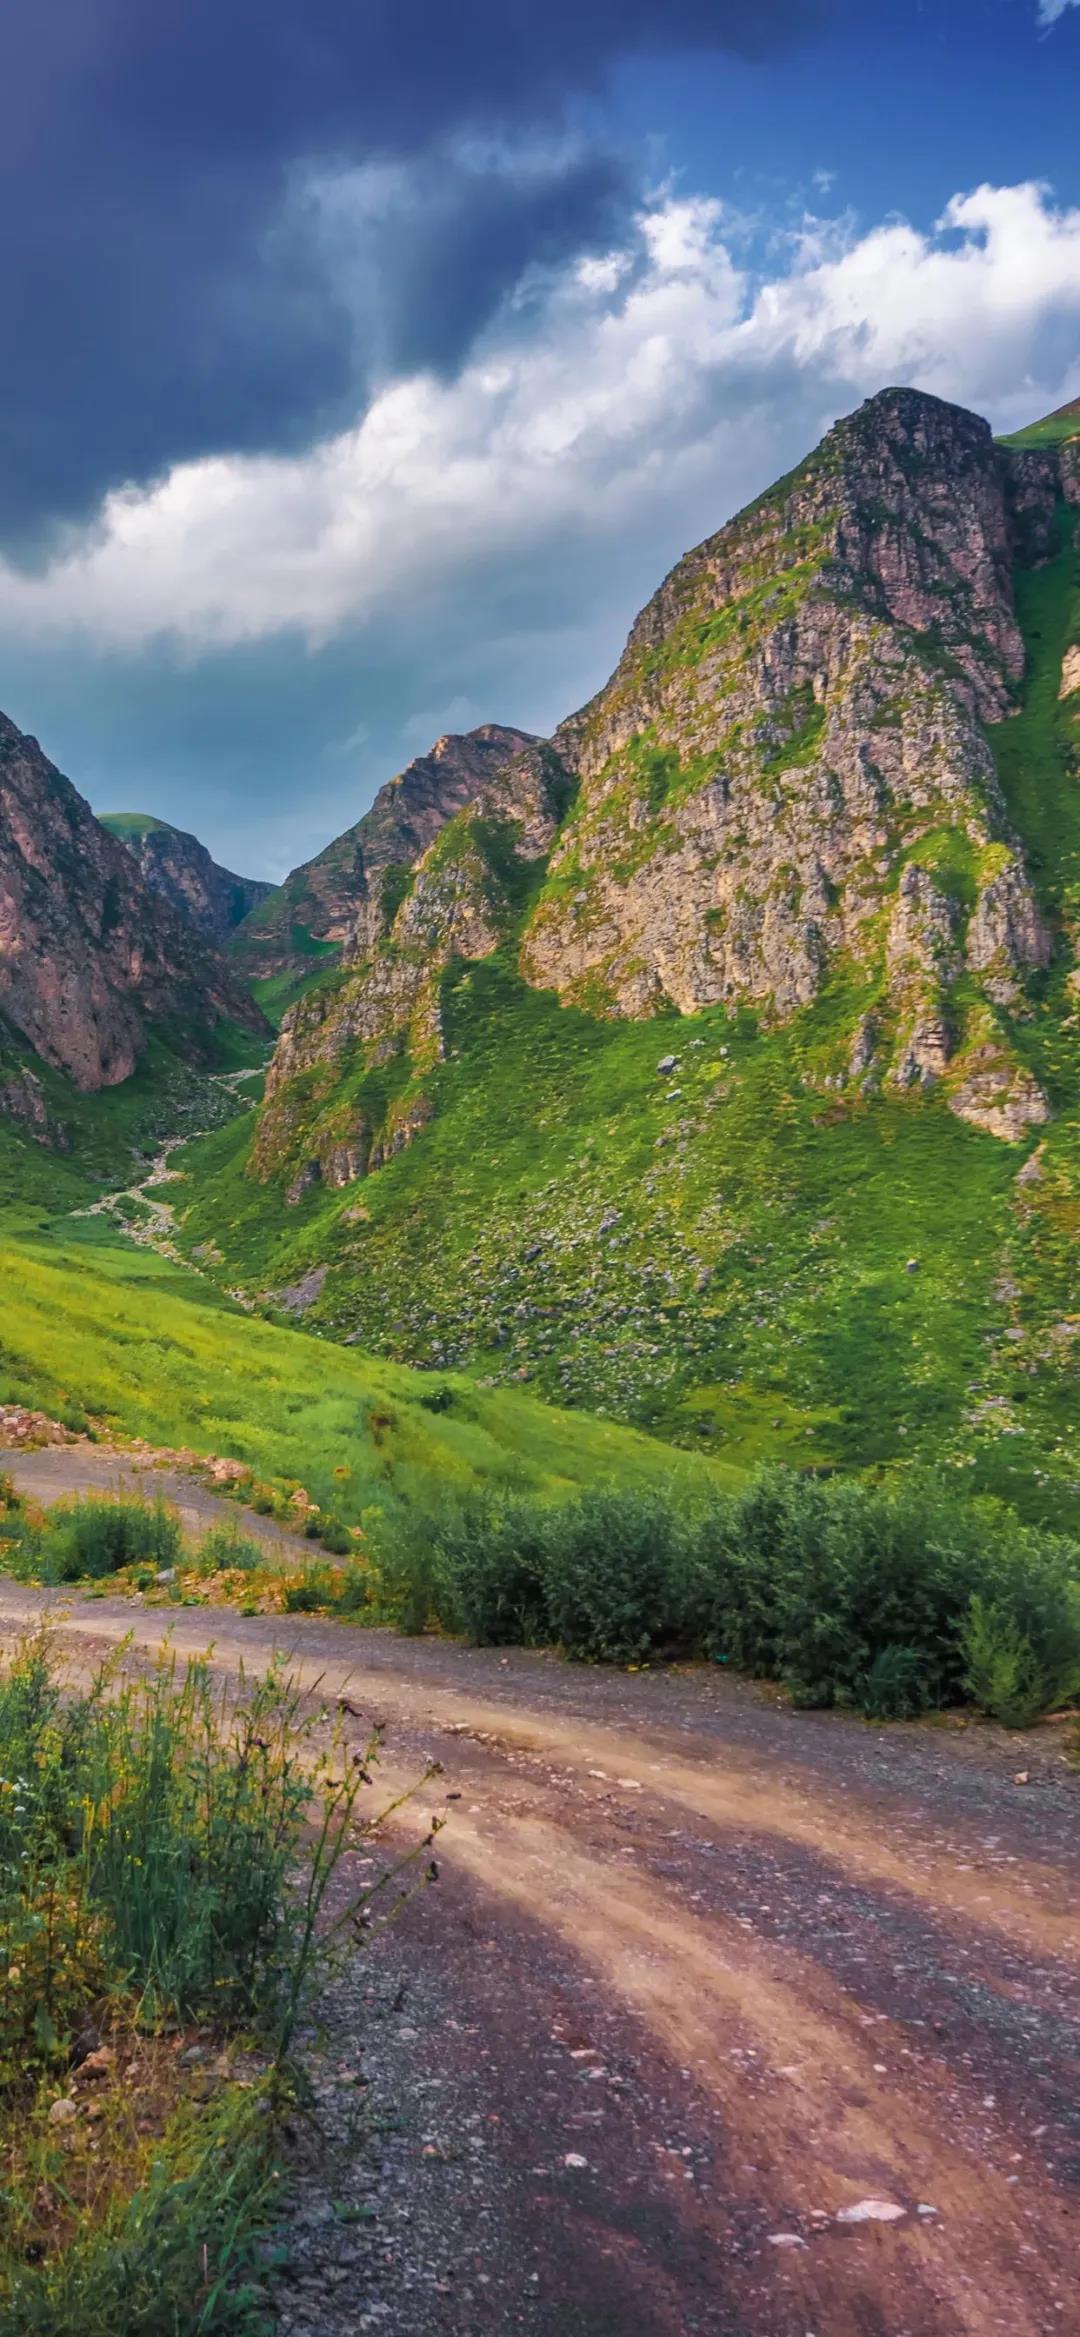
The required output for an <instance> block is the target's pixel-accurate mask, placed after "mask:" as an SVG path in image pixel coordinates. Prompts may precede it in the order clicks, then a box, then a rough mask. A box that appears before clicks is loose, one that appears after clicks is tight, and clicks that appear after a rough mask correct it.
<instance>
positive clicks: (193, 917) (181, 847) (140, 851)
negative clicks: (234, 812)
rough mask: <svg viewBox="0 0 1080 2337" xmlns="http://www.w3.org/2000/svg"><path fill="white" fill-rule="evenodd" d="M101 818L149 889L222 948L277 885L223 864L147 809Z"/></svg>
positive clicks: (184, 831)
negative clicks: (237, 873)
mask: <svg viewBox="0 0 1080 2337" xmlns="http://www.w3.org/2000/svg"><path fill="white" fill-rule="evenodd" d="M98 820H99V824H100V825H101V827H103V828H105V829H106V830H107V832H108V834H109V835H110V836H115V838H116V839H117V841H118V842H119V843H121V844H123V845H125V847H126V849H127V850H128V851H129V852H130V853H131V855H132V858H133V859H134V860H135V861H137V863H138V865H139V868H140V869H141V871H142V874H143V876H144V878H145V880H146V882H147V884H148V885H149V887H150V890H151V892H154V893H158V894H160V896H161V898H162V899H163V900H165V901H168V903H169V905H170V907H171V908H173V909H175V910H176V911H177V913H178V915H179V916H181V917H183V918H184V919H185V921H186V923H188V924H189V925H191V926H192V927H193V928H194V930H195V932H196V933H199V934H201V936H202V938H203V940H204V941H208V942H211V943H214V944H216V945H217V946H218V947H221V946H222V945H223V944H224V943H225V942H226V941H227V940H228V939H229V936H230V934H231V933H232V932H233V931H234V930H235V928H236V927H237V926H238V925H239V924H241V922H242V921H243V919H244V918H245V917H247V916H248V915H250V913H251V911H252V910H253V909H257V908H259V907H260V906H261V905H262V903H263V902H264V901H266V900H268V899H269V897H270V895H271V894H272V893H273V892H275V891H276V889H277V888H276V887H275V886H274V885H272V884H269V883H267V882H265V881H264V880H263V879H262V878H261V877H253V876H252V877H248V876H237V875H236V874H235V872H234V871H233V870H232V869H229V868H223V867H222V866H221V865H220V863H219V862H218V861H216V860H215V859H214V858H213V856H212V854H211V853H210V852H208V850H207V848H206V845H205V844H203V843H202V842H201V841H200V839H199V837H198V836H195V835H192V834H191V833H190V831H189V830H188V829H186V828H177V827H174V826H173V824H172V822H171V821H169V820H161V819H157V818H155V817H154V816H153V815H152V814H150V813H147V812H100V813H99V814H98Z"/></svg>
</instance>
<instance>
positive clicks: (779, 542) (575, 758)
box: [522, 391, 1062, 1125]
mask: <svg viewBox="0 0 1080 2337" xmlns="http://www.w3.org/2000/svg"><path fill="white" fill-rule="evenodd" d="M1060 472H1061V466H1060V460H1059V458H1058V456H1057V454H1056V452H1055V451H1054V450H1052V449H1048V450H1045V451H1039V452H1033V453H1019V452H1018V453H1017V454H1015V455H1011V454H1009V453H1006V452H1003V451H1002V450H1001V449H999V448H997V447H995V446H994V444H993V442H992V440H991V436H990V431H989V428H988V426H987V425H986V424H985V423H984V422H981V421H979V420H978V418H977V417H976V416H974V415H971V414H966V413H964V412H962V411H960V410H959V409H957V408H955V407H951V406H947V405H944V404H942V403H941V402H940V401H939V400H937V399H934V398H928V397H924V396H922V395H921V394H919V393H917V392H914V391H890V392H886V393H885V394H884V395H883V396H881V397H879V398H875V399H873V400H872V401H871V402H870V404H869V405H867V406H865V407H863V408H861V409H860V411H859V412H858V413H857V414H855V415H853V416H851V417H850V418H849V419H848V420H846V421H844V422H841V423H838V424H837V426H836V428H835V429H834V430H832V431H830V433H829V435H828V436H827V438H826V439H825V440H824V441H823V442H822V445H821V446H820V447H819V448H818V449H817V451H816V452H815V453H814V454H813V455H811V456H810V458H809V459H808V461H807V462H806V463H804V464H803V465H802V466H801V468H800V469H799V470H798V471H796V472H795V473H793V474H792V476H791V477H790V478H789V479H786V480H784V481H782V482H781V483H780V485H779V486H778V487H776V488H774V489H773V490H772V491H771V492H770V493H769V494H767V495H765V496H764V497H762V499H761V500H760V502H758V503H757V504H754V505H752V506H751V508H750V510H749V511H747V512H745V513H743V514H742V515H741V517H740V518H738V519H736V520H734V521H732V523H731V524H730V525H729V526H728V527H726V528H724V529H722V530H721V532H720V534H719V535H718V536H715V537H712V538H711V539H710V540H709V541H708V542H707V543H705V544H703V545H702V546H700V547H699V549H698V550H697V551H696V552H692V553H691V554H689V556H688V557H687V558H686V559H685V560H683V561H681V562H680V563H679V566H678V567H677V568H676V569H675V570H674V571H673V573H672V575H671V576H669V577H668V579H667V581H666V583H665V584H664V585H663V586H662V587H661V589H660V591H659V593H658V594H657V596H656V598H655V600H653V601H652V602H650V604H649V606H648V608H647V609H645V611H644V612H643V614H642V615H641V617H639V619H638V621H637V624H636V625H635V626H634V629H633V632H632V633H631V636H630V640H629V642H628V644H627V648H626V652H625V654H624V656H623V658H622V660H621V661H620V664H619V666H618V668H617V670H616V672H615V674H614V676H613V677H612V680H611V682H610V683H609V684H608V685H607V687H606V689H604V690H603V691H601V693H600V695H599V697H598V698H596V699H594V700H593V702H592V704H591V705H590V706H588V707H586V708H585V709H584V711H583V712H582V713H581V714H579V715H577V716H575V717H574V718H573V719H572V720H571V721H570V722H568V723H566V724H565V725H564V726H563V728H562V730H561V731H560V732H559V733H557V735H556V740H555V744H556V747H557V748H558V750H559V752H560V754H561V755H562V757H563V759H564V760H565V761H566V762H567V764H568V765H569V766H570V767H571V768H572V769H573V770H574V772H575V773H576V774H577V777H578V779H579V782H580V789H579V795H578V802H577V807H576V810H575V812H574V814H573V816H572V817H571V819H570V820H569V821H568V822H567V824H566V827H565V828H564V830H563V833H562V835H561V837H560V840H559V843H558V845H557V847H556V850H555V852H554V853H553V855H552V860H551V868H550V873H549V878H548V882H547V885H546V887H545V889H544V891H543V893H542V894H541V896H540V899H539V901H538V903H537V905H536V908H535V910H534V913H533V917H532V920H531V923H530V925H529V928H528V931H527V933H526V935H525V939H524V943H523V952H522V964H523V968H524V971H525V972H526V974H527V975H528V978H529V980H530V981H532V982H535V983H537V984H540V985H542V986H544V987H551V988H554V989H557V990H558V991H559V992H560V994H561V995H562V996H563V997H566V998H571V999H576V1000H577V1001H579V1002H580V1003H582V1004H588V1005H589V1006H591V1008H592V1009H593V1011H597V1012H602V1013H615V1014H643V1013H649V1012H650V1011H653V1010H655V1009H657V1008H659V1007H661V1006H663V1005H667V1004H673V1005H675V1006H677V1007H678V1008H679V1009H680V1011H681V1012H683V1013H692V1012H694V1011H695V1010H696V1009H698V1008H700V1007H703V1006H707V1005H711V1004H714V1003H717V1002H725V1003H729V1004H731V1005H735V1004H737V1003H740V1002H748V1003H751V1004H753V1005H754V1006H755V1007H757V1008H758V1009H759V1010H760V1011H762V1012H763V1013H764V1015H765V1016H766V1018H768V1019H772V1020H783V1019H785V1018H787V1017H789V1016H790V1015H791V1014H793V1013H794V1012H796V1010H797V1009H798V1008H799V1007H800V1006H804V1005H806V1004H808V1003H809V1002H810V1000H811V999H813V998H814V997H815V996H816V995H817V993H818V992H819V990H820V989H821V987H822V985H823V984H824V983H825V982H826V981H827V980H828V979H829V978H830V977H831V976H836V975H837V974H839V973H840V972H841V971H842V970H848V971H851V970H855V971H858V972H859V973H861V974H862V975H864V976H866V977H869V978H873V977H875V976H877V977H878V979H879V981H880V985H881V998H880V1003H879V1012H878V1017H877V1029H876V1039H875V1044H874V1046H873V1048H872V1049H868V1048H867V1047H866V1045H865V1044H864V1046H863V1049H862V1070H861V1073H860V1076H861V1077H863V1078H871V1077H887V1078H890V1079H893V1080H896V1081H899V1082H900V1083H901V1084H910V1083H912V1082H913V1081H921V1082H929V1081H932V1080H936V1079H938V1078H940V1077H942V1076H943V1075H944V1074H945V1073H946V1071H947V1070H948V1067H949V1065H950V1063H951V1061H952V1059H953V1057H954V1055H955V1054H956V1051H957V1047H958V1042H959V1035H960V1033H959V1018H958V1016H957V1015H956V1013H955V1012H954V1008H953V1004H952V1001H953V998H954V995H955V993H956V991H957V986H958V985H959V984H960V983H961V982H962V981H966V982H967V985H968V988H969V991H970V989H971V987H972V985H974V988H975V990H976V992H977V993H978V994H979V995H980V996H981V998H982V1000H983V1001H984V1002H985V1005H986V1008H987V1010H988V1011H991V1010H992V1009H993V1008H994V1007H997V1006H1003V1005H1008V1006H1010V1007H1013V1008H1017V1007H1020V1006H1022V1001H1023V996H1024V985H1025V982H1026V980H1027V977H1028V976H1029V975H1030V974H1031V973H1032V972H1033V971H1035V970H1036V969H1038V968H1040V967H1042V966H1043V965H1045V963H1046V961H1047V958H1048V955H1049V949H1050V942H1049V937H1048V934H1047V932H1046V930H1045V928H1044V926H1043V923H1042V919H1041V917H1040V915H1039V911H1038V908H1037V906H1036V902H1035V896H1034V892H1033V890H1032V886H1031V882H1030V877H1029V873H1028V870H1027V868H1026V865H1025V862H1024V857H1023V853H1022V851H1021V849H1020V846H1019V844H1018V841H1017V839H1016V837H1015V836H1014V835H1013V833H1012V831H1011V829H1010V825H1009V821H1008V818H1007V816H1006V812H1005V807H1004V804H1003V802H1002V799H1001V795H1000V791H999V788H998V784H997V779H996V776H995V770H994V763H993V758H992V755H991V752H990V749H989V746H988V744H987V741H986V738H985V736H984V730H983V725H984V724H986V723H992V722H995V721H999V720H1001V719H1002V718H1004V717H1005V716H1006V715H1007V714H1008V712H1009V711H1010V708H1011V706H1012V704H1013V703H1014V694H1015V688H1016V685H1017V683H1018V681H1019V680H1020V678H1021V675H1022V672H1023V647H1022V643H1021V640H1020V635H1019V631H1018V628H1017V623H1016V617H1015V614H1014V608H1013V596H1012V577H1013V567H1014V562H1015V561H1016V559H1017V557H1018V556H1020V555H1022V554H1023V555H1026V556H1028V557H1037V556H1039V554H1040V553H1042V552H1044V551H1045V550H1047V549H1048V548H1049V546H1050V542H1051V538H1052V531H1053V527H1054V516H1055V509H1056V504H1057V501H1058V498H1059V496H1060V493H1061V488H1062V483H1061V476H1060ZM985 1035H986V1034H984V1038H985ZM1008 1084H1010V1085H1011V1072H1010V1076H1009V1082H1008ZM982 1092H983V1091H982V1089H981V1088H980V1089H979V1090H978V1095H977V1098H976V1100H972V1093H971V1089H970V1085H966V1086H964V1088H963V1091H962V1093H961V1092H960V1091H959V1090H958V1094H957V1099H956V1100H957V1108H958V1109H961V1110H963V1111H964V1113H965V1115H966V1116H969V1117H972V1118H980V1119H981V1120H982V1121H983V1123H984V1124H987V1125H988V1124H990V1117H991V1114H990V1111H989V1108H986V1109H984V1106H983V1102H982V1100H980V1099H981V1098H982ZM1031 1105H1032V1112H1033V1114H1036V1113H1037V1112H1038V1110H1039V1109H1040V1107H1039V1105H1038V1104H1037V1103H1036V1101H1035V1099H1034V1098H1032V1099H1031Z"/></svg>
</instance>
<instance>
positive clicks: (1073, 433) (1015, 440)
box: [1001, 398, 1080, 446]
mask: <svg viewBox="0 0 1080 2337" xmlns="http://www.w3.org/2000/svg"><path fill="white" fill-rule="evenodd" d="M1066 438H1080V398H1073V399H1072V400H1071V401H1070V403H1069V404H1068V405H1067V406H1059V407H1058V408H1057V411H1056V413H1053V414H1044V415H1043V418H1042V420H1041V422H1029V423H1028V425H1027V428H1026V429H1025V430H1013V431H1011V432H1010V434H1009V436H1008V437H1007V438H1003V439H1002V441H1001V443H1002V445H1003V446H1060V445H1061V444H1062V441H1063V440H1064V439H1066Z"/></svg>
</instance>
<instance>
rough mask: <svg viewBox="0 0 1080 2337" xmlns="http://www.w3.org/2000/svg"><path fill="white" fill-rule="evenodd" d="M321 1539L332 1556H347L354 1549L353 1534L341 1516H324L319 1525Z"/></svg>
mask: <svg viewBox="0 0 1080 2337" xmlns="http://www.w3.org/2000/svg"><path fill="white" fill-rule="evenodd" d="M319 1540H320V1541H321V1543H322V1546H323V1549H324V1550H329V1552H330V1555H331V1557H332V1558H347V1557H348V1556H349V1553H350V1551H351V1549H352V1546H353V1542H352V1535H351V1534H350V1532H349V1529H348V1527H347V1526H343V1525H342V1522H341V1519H340V1518H339V1517H325V1516H324V1517H323V1518H322V1520H321V1522H320V1526H319Z"/></svg>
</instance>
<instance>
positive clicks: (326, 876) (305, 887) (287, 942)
mask: <svg viewBox="0 0 1080 2337" xmlns="http://www.w3.org/2000/svg"><path fill="white" fill-rule="evenodd" d="M535 744H536V741H535V740H534V739H533V738H532V737H531V735H530V733H529V732H528V731H524V730H510V729H507V728H506V727H505V726H504V725H503V724H502V723H499V722H485V723H483V724H481V726H480V728H479V729H478V730H470V731H466V732H464V733H463V734H461V735H460V736H458V735H456V734H453V735H450V736H448V737H445V738H440V739H436V742H435V745H434V746H433V747H432V749H431V752H430V754H427V755H420V756H418V757H417V759H416V761H415V762H412V763H410V764H409V765H408V766H407V768H406V769H405V770H404V771H399V772H398V774H397V776H396V778H394V779H390V780H388V781H387V783H386V785H385V787H381V788H380V789H379V793H378V795H377V796H376V798H375V801H374V803H373V804H372V806H371V809H370V811H367V812H365V813H364V816H363V818H362V819H360V820H358V821H357V822H356V825H355V827H352V828H348V829H346V831H345V834H344V835H342V836H338V837H336V838H335V841H334V842H333V843H332V844H328V845H327V847H326V850H325V851H324V852H320V853H319V854H318V856H317V858H316V859H314V860H309V861H307V862H305V864H304V866H303V867H302V868H298V869H295V870H294V871H293V874H292V875H291V876H289V877H286V879H285V883H284V884H283V885H281V886H280V887H279V888H278V891H277V892H276V893H275V895H274V897H273V899H272V900H270V901H268V902H266V903H264V905H263V906H262V907H261V908H260V909H258V910H256V911H255V913H254V915H253V916H252V917H250V918H249V919H247V920H245V922H244V924H243V926H242V927H241V928H240V931H239V933H238V936H237V947H238V949H239V950H240V951H241V952H242V955H243V959H244V963H245V965H246V966H247V967H248V969H249V970H250V971H251V972H253V973H259V974H274V973H279V972H281V971H282V969H283V968H285V967H287V966H290V965H292V964H294V963H295V962H296V958H297V938H298V936H302V937H303V944H304V945H305V946H308V947H310V946H311V945H315V946H316V947H317V948H318V947H320V946H321V947H323V948H326V947H328V946H332V947H337V948H339V949H345V948H346V947H348V949H349V950H350V951H351V952H352V954H353V955H354V956H355V954H356V951H357V949H358V948H360V947H368V946H370V945H371V944H372V943H373V942H374V941H375V940H377V938H378V937H379V935H380V934H381V933H382V932H383V931H384V930H385V928H386V926H387V925H388V924H390V923H392V922H393V915H394V911H395V908H396V904H397V900H398V899H399V898H400V889H401V885H402V882H403V879H404V877H405V875H406V874H407V873H408V871H409V870H410V869H412V868H414V867H415V865H416V862H417V861H418V860H419V859H420V858H421V857H422V855H423V853H424V852H426V850H427V849H428V846H429V845H430V844H433V843H434V841H435V838H436V836H438V835H439V834H441V832H442V830H443V828H445V826H446V825H447V822H448V821H449V820H452V819H453V818H454V816H455V814H456V813H457V812H459V811H461V810H463V809H464V807H465V805H466V804H470V803H473V802H475V801H476V799H477V798H478V797H479V796H480V795H482V794H483V793H484V791H485V789H487V788H490V787H491V785H492V784H493V783H494V782H496V781H497V780H498V779H499V778H500V777H501V775H502V773H503V772H504V771H505V770H506V768H507V765H508V764H509V763H511V762H512V761H513V760H514V757H515V756H516V755H519V754H521V753H522V751H523V750H524V749H525V748H527V747H530V746H534V745H535Z"/></svg>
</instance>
